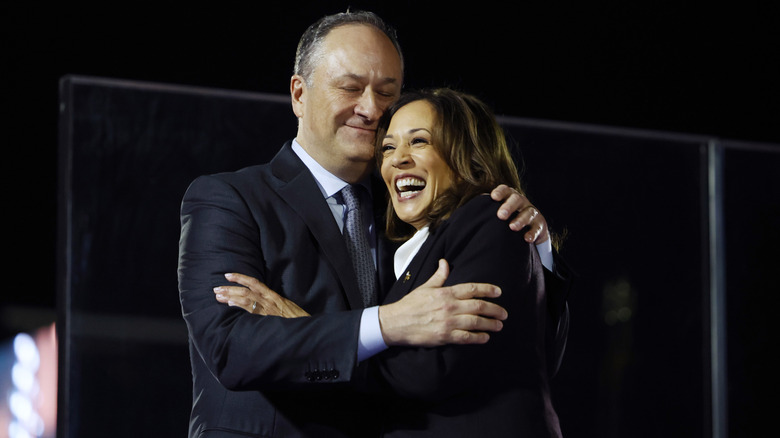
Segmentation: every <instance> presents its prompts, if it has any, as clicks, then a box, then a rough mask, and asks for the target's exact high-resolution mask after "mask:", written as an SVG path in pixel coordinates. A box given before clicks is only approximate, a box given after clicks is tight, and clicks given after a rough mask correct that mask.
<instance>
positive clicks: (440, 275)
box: [420, 259, 450, 288]
mask: <svg viewBox="0 0 780 438" xmlns="http://www.w3.org/2000/svg"><path fill="white" fill-rule="evenodd" d="M449 275H450V265H449V264H448V263H447V261H446V260H444V259H439V267H438V268H437V269H436V272H434V273H433V275H431V278H429V279H428V281H426V282H425V283H423V285H422V286H420V287H421V288H433V287H441V286H443V285H444V282H445V281H446V280H447V277H448V276H449Z"/></svg>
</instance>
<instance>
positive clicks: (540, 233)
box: [490, 184, 550, 245]
mask: <svg viewBox="0 0 780 438" xmlns="http://www.w3.org/2000/svg"><path fill="white" fill-rule="evenodd" d="M490 197H491V198H493V200H494V201H504V203H503V204H502V205H501V207H500V208H499V209H498V218H499V219H501V220H507V219H509V217H510V216H511V215H512V213H513V212H515V211H517V212H518V213H517V216H515V218H514V219H512V221H511V222H510V223H509V228H510V229H512V230H514V231H520V230H522V229H523V228H525V227H526V226H530V229H529V230H528V231H527V232H526V233H525V236H524V237H525V241H526V242H528V243H534V244H537V245H538V244H540V243H543V242H544V241H546V240H547V239H549V238H550V233H549V231H548V230H547V221H546V220H544V216H542V213H540V212H539V210H537V209H536V207H534V206H533V205H532V204H531V201H529V200H528V198H526V197H525V196H523V195H522V194H521V193H519V192H518V191H517V190H515V189H513V188H511V187H509V186H506V185H504V184H501V185H500V186H498V187H496V188H495V189H493V191H492V192H490Z"/></svg>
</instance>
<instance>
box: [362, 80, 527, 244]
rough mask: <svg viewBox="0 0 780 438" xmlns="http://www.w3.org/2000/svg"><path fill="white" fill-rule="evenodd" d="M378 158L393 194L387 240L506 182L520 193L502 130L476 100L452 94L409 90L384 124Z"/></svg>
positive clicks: (403, 235) (442, 216)
mask: <svg viewBox="0 0 780 438" xmlns="http://www.w3.org/2000/svg"><path fill="white" fill-rule="evenodd" d="M376 148H377V154H376V155H377V161H378V164H379V166H380V169H381V173H382V178H383V179H384V181H385V184H386V185H387V188H388V191H389V193H390V202H389V205H388V209H387V215H388V218H387V219H388V220H387V224H388V237H390V238H392V239H396V240H405V239H407V238H409V237H410V236H411V235H412V234H414V233H415V232H416V231H417V230H419V229H420V228H422V227H423V226H425V225H429V224H430V225H432V226H433V227H435V226H436V225H437V224H438V223H440V222H441V221H442V220H444V219H446V218H447V217H449V215H450V214H451V213H452V212H453V211H454V210H455V209H456V208H458V207H459V206H461V205H463V204H465V203H466V202H467V201H468V200H470V199H471V198H473V197H474V196H476V195H478V194H481V193H489V192H490V191H491V190H492V188H493V187H496V186H497V185H499V184H506V185H508V186H510V187H512V188H514V189H515V190H517V191H518V192H520V193H522V189H521V187H520V180H519V178H518V176H517V168H516V166H515V164H514V161H513V160H512V156H511V154H510V152H509V148H508V146H507V143H506V139H505V137H504V133H503V130H502V129H501V127H500V126H499V124H498V122H497V121H496V120H495V117H494V116H493V112H492V111H491V110H490V108H488V107H487V106H486V105H485V104H484V103H482V102H481V101H480V100H479V99H477V98H475V97H473V96H471V95H468V94H465V93H459V92H456V91H454V90H450V89H437V90H433V91H427V92H409V93H406V94H404V95H403V96H401V98H400V99H399V100H398V101H397V102H396V103H395V104H393V105H392V106H391V107H390V108H388V110H387V112H386V113H385V115H384V117H383V118H382V119H381V120H380V122H379V127H378V132H377V146H376Z"/></svg>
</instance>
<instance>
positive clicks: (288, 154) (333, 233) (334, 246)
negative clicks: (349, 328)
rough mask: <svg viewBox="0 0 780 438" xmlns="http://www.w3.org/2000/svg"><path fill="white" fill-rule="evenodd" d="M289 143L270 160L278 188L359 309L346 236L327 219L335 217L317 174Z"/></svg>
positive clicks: (349, 298)
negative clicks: (324, 196)
mask: <svg viewBox="0 0 780 438" xmlns="http://www.w3.org/2000/svg"><path fill="white" fill-rule="evenodd" d="M290 144H291V143H289V142H288V143H287V144H285V145H284V147H283V148H282V150H281V151H280V152H279V153H278V154H277V155H276V157H274V159H273V160H272V161H271V169H272V173H273V175H274V176H275V177H276V178H277V179H278V186H276V191H277V193H278V194H279V196H280V197H281V198H282V199H283V200H284V201H285V202H286V203H287V204H288V205H289V206H290V207H291V208H292V209H293V210H294V211H295V212H296V213H297V214H298V216H300V218H301V219H302V220H303V222H304V223H305V224H306V226H307V227H309V230H310V231H311V233H312V235H313V236H314V238H315V239H316V240H317V242H318V244H319V246H320V250H321V251H322V253H323V256H324V258H325V259H326V260H327V261H328V262H329V263H330V264H331V265H332V266H333V270H334V272H335V273H336V276H337V277H338V279H339V281H340V282H341V285H342V287H343V289H344V293H345V295H346V298H347V302H348V303H349V306H350V307H351V308H353V309H360V308H362V307H363V299H362V298H361V295H360V289H359V288H358V284H357V278H356V277H355V272H354V269H353V267H352V263H351V261H350V258H349V253H347V247H346V244H345V243H344V238H343V236H342V234H341V232H340V231H339V227H338V225H337V224H336V221H335V220H328V218H331V217H332V213H331V210H330V208H329V207H328V204H327V202H326V201H325V199H324V198H323V197H322V192H321V191H320V189H319V187H317V182H316V181H315V180H314V176H312V174H311V172H309V170H308V169H307V168H306V166H305V165H304V164H303V162H301V160H300V159H299V158H298V157H297V156H296V155H295V153H294V152H293V151H292V149H291V147H290ZM323 218H324V219H325V220H323Z"/></svg>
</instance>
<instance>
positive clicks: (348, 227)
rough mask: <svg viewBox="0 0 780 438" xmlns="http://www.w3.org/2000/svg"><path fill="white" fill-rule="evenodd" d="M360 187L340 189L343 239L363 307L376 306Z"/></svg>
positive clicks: (373, 275)
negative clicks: (344, 216) (344, 210)
mask: <svg viewBox="0 0 780 438" xmlns="http://www.w3.org/2000/svg"><path fill="white" fill-rule="evenodd" d="M359 188H360V186H352V185H348V186H346V187H344V188H343V189H341V195H342V196H343V197H344V203H345V204H346V205H347V221H346V224H345V225H344V238H345V239H346V242H347V251H349V257H350V258H351V259H352V266H354V268H355V274H356V275H357V280H358V286H359V287H360V293H361V294H362V295H363V305H365V306H366V307H369V306H373V305H375V304H376V268H374V258H373V257H372V256H371V246H369V244H368V232H367V231H366V227H365V224H364V223H363V220H362V215H361V210H360V199H359V196H358V192H357V191H358V189H359Z"/></svg>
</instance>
